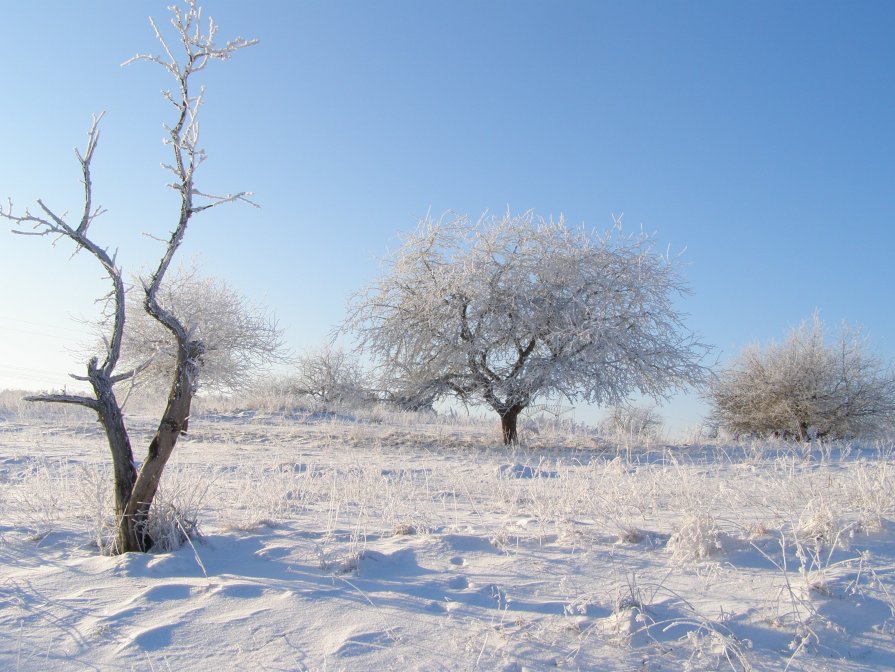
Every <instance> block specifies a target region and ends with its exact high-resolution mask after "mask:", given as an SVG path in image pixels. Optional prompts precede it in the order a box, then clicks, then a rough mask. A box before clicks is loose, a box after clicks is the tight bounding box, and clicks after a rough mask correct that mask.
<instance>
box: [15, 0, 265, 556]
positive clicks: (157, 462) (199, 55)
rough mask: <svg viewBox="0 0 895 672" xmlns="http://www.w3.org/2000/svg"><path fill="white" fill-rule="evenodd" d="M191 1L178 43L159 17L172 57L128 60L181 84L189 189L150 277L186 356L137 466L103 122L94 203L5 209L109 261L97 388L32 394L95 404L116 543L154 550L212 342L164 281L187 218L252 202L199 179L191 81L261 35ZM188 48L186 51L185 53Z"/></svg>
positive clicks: (147, 284)
mask: <svg viewBox="0 0 895 672" xmlns="http://www.w3.org/2000/svg"><path fill="white" fill-rule="evenodd" d="M185 4H186V6H185V8H184V9H180V8H179V7H171V11H172V13H173V17H172V18H171V24H172V25H173V27H174V30H175V31H176V35H177V39H178V41H179V45H178V46H177V48H176V49H175V48H174V47H173V46H172V45H170V44H169V42H168V40H167V39H166V38H165V37H164V36H163V35H162V32H161V31H160V30H159V29H158V27H157V26H156V24H155V23H154V22H153V21H152V19H150V23H151V24H152V27H153V30H154V31H155V35H156V37H157V38H158V40H159V42H160V43H161V46H162V49H163V51H164V55H163V56H155V55H143V54H138V55H137V56H134V57H133V58H132V59H130V60H129V61H127V62H126V63H125V65H127V64H130V63H132V62H134V61H149V62H151V63H156V64H158V65H160V66H161V67H162V68H164V69H165V70H166V71H167V72H168V73H169V74H170V75H171V76H172V77H173V78H174V80H175V83H176V87H175V88H174V89H173V90H172V91H165V92H164V97H165V99H166V100H167V101H168V102H170V103H171V105H172V106H173V107H174V110H175V118H174V123H173V125H171V126H166V129H167V136H166V138H165V143H166V144H167V145H168V147H169V148H170V150H171V154H172V156H171V163H170V164H167V165H166V166H165V167H166V168H167V169H168V170H169V171H170V172H171V173H172V174H173V175H174V180H173V183H172V184H171V185H170V186H171V188H172V189H174V191H175V192H177V194H178V196H179V198H180V211H179V215H178V216H177V218H176V220H175V224H174V227H173V230H172V231H171V234H170V237H169V238H168V240H167V243H166V245H165V250H164V252H163V254H162V257H161V259H160V260H159V263H158V266H157V267H156V268H155V271H154V272H153V273H152V274H151V275H150V276H149V277H147V278H144V279H143V280H142V287H143V294H144V299H143V307H144V310H145V311H146V312H147V313H148V314H149V315H150V316H151V317H152V318H153V319H155V320H157V321H158V322H159V323H160V324H162V325H163V326H164V328H165V329H167V330H168V332H170V333H171V336H172V338H173V339H174V341H175V343H176V359H175V362H174V365H173V367H172V372H171V378H170V379H169V380H170V392H169V395H168V401H167V405H166V407H165V410H164V412H163V415H162V417H161V420H160V422H159V425H158V429H157V431H156V432H155V435H154V436H153V438H152V441H151V442H150V444H149V449H148V451H147V454H146V457H145V459H144V460H143V462H142V464H141V465H140V469H139V471H138V470H137V468H136V466H135V462H134V456H133V451H132V448H131V442H130V437H129V436H128V432H127V427H126V425H125V421H124V416H123V414H122V411H121V406H120V404H119V402H118V399H117V398H116V396H115V390H114V387H115V385H116V384H117V383H121V382H123V381H126V380H129V379H130V378H131V377H133V376H134V374H135V370H133V369H131V370H125V371H120V372H119V371H118V370H117V368H118V364H119V357H120V356H121V344H122V339H123V336H124V332H125V285H124V281H123V277H122V271H121V268H120V267H119V266H118V265H117V263H116V260H115V255H114V254H109V252H108V251H107V248H105V247H103V246H102V245H100V244H99V243H97V242H96V241H95V240H94V239H93V238H92V237H91V235H90V227H91V225H92V224H93V222H94V221H95V220H96V218H97V217H99V216H100V215H102V214H103V213H104V210H103V209H102V208H101V207H95V206H94V204H93V184H92V182H91V175H90V163H91V160H92V159H93V154H94V152H95V151H96V147H97V144H98V142H99V137H100V133H99V122H100V120H101V118H102V115H99V116H95V117H94V119H93V124H92V125H91V127H90V131H89V132H88V134H87V147H86V150H85V151H84V153H83V154H81V153H80V152H79V151H76V154H77V158H78V161H79V163H80V165H81V172H82V174H83V185H84V208H83V211H82V214H81V217H80V219H79V220H78V221H76V222H71V221H69V220H67V219H66V215H65V214H61V215H60V214H58V213H57V211H55V210H53V209H51V208H50V207H49V206H47V205H46V204H45V203H44V202H43V200H38V201H37V205H38V207H39V210H38V212H36V213H32V212H30V211H29V210H27V209H26V210H25V211H24V212H23V213H21V214H16V212H15V211H14V210H13V208H12V203H11V202H10V203H9V205H8V207H7V208H6V209H0V216H2V217H4V218H5V219H7V220H10V221H11V222H13V223H14V225H15V229H14V232H15V233H20V234H24V235H34V236H50V237H52V238H54V239H55V238H65V239H68V240H70V241H71V242H72V243H73V244H74V246H75V249H76V251H78V250H85V251H86V252H87V253H89V254H90V255H92V256H93V257H94V258H95V259H96V261H97V262H98V263H99V264H100V265H101V266H102V268H103V270H104V272H105V274H106V276H107V277H108V279H109V282H110V283H111V286H112V288H111V291H110V293H109V303H108V310H109V312H110V313H111V316H112V319H111V320H110V321H109V325H110V326H109V333H108V334H107V335H106V338H105V352H103V353H102V355H98V356H94V357H91V358H90V361H89V362H88V363H87V373H86V375H74V374H72V377H73V378H74V379H76V380H79V381H83V382H85V383H89V385H90V387H91V388H92V390H93V396H85V395H79V394H70V393H67V392H61V393H59V394H41V395H37V396H32V397H27V399H28V400H30V401H39V402H52V403H62V404H76V405H80V406H84V407H86V408H89V409H92V410H93V411H95V412H96V413H97V415H98V417H99V421H100V423H101V424H102V426H103V429H104V430H105V434H106V438H107V440H108V444H109V448H110V450H111V453H112V463H113V467H114V482H115V485H114V489H115V511H116V514H117V519H118V525H117V536H116V539H115V542H114V544H113V548H112V550H113V551H114V552H119V553H124V552H128V551H146V550H148V549H149V548H150V547H151V546H152V544H153V539H152V538H151V536H150V534H149V532H148V522H149V512H150V507H151V505H152V500H153V498H154V497H155V493H156V491H157V489H158V485H159V480H160V479H161V476H162V472H163V470H164V468H165V464H166V463H167V461H168V459H169V457H170V456H171V453H172V451H173V450H174V446H175V444H176V443H177V439H178V437H179V435H180V434H181V432H183V431H185V429H186V425H187V421H188V419H189V415H190V405H191V403H192V399H193V395H194V394H195V392H196V388H197V385H198V382H199V374H200V371H201V368H202V357H203V355H204V353H205V349H206V346H205V344H204V343H203V342H202V340H201V339H199V338H196V337H195V335H194V334H193V333H192V332H191V331H190V330H189V329H188V328H187V327H186V326H185V325H184V324H183V322H181V320H180V319H178V317H177V316H176V315H175V314H174V313H173V312H172V311H171V310H170V308H169V307H168V306H166V305H165V304H164V303H163V302H162V301H161V298H160V296H161V295H160V287H161V286H162V281H163V280H164V278H165V273H166V271H167V270H168V267H169V266H170V264H171V260H172V259H173V257H174V254H175V253H176V252H177V250H178V248H179V247H180V245H181V243H182V241H183V238H184V235H185V233H186V229H187V225H188V224H189V223H190V221H191V220H192V218H193V216H194V215H196V214H198V213H200V212H202V211H204V210H208V209H210V208H214V207H216V206H218V205H221V204H223V203H229V202H233V201H247V199H248V196H250V194H249V193H248V192H240V193H237V194H228V195H226V196H215V195H212V194H209V193H206V192H203V191H200V190H199V188H198V187H197V186H196V184H195V173H196V170H197V169H198V168H199V166H200V165H201V164H202V162H203V161H204V160H205V152H204V150H203V149H202V148H201V147H200V145H199V112H200V109H201V105H202V90H201V89H200V90H199V91H198V93H197V92H194V91H193V90H192V88H191V83H192V80H193V78H194V77H195V75H196V74H198V73H200V72H201V71H202V70H204V69H205V67H206V66H207V65H208V64H209V63H210V62H211V61H214V60H227V59H229V58H230V57H231V56H233V54H234V53H236V52H237V51H239V50H241V49H243V48H245V47H248V46H250V45H252V44H254V43H255V40H244V39H242V38H236V39H233V40H230V41H228V42H227V43H226V44H224V45H223V46H217V45H216V44H215V37H216V35H217V30H218V28H217V25H216V24H215V23H214V21H212V20H211V19H209V20H208V22H207V24H206V28H205V29H204V30H203V28H202V12H201V9H200V8H199V7H198V6H197V5H196V3H195V0H186V3H185ZM177 51H180V54H179V56H178V55H175V54H176V52H177Z"/></svg>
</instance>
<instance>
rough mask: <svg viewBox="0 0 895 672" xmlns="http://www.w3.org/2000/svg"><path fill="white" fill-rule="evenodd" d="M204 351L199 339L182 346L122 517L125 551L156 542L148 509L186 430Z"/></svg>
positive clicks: (144, 549)
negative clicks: (150, 534) (166, 466)
mask: <svg viewBox="0 0 895 672" xmlns="http://www.w3.org/2000/svg"><path fill="white" fill-rule="evenodd" d="M204 350H205V348H204V346H203V344H202V343H201V342H199V341H190V342H189V343H187V344H186V345H185V346H181V348H179V351H180V352H179V354H178V357H177V371H176V373H175V379H174V383H173V385H172V386H171V393H170V394H169V395H168V404H167V406H166V407H165V412H164V414H163V415H162V419H161V421H160V422H159V427H158V429H157V430H156V433H155V436H154V437H153V438H152V442H151V443H150V444H149V450H148V452H147V454H146V459H145V460H144V461H143V464H142V465H141V467H140V473H139V474H138V475H137V479H136V482H135V483H134V486H133V490H132V492H131V496H130V500H129V502H128V505H127V509H126V511H125V515H124V517H123V518H124V524H125V525H127V528H128V529H127V535H126V536H127V542H128V543H127V545H126V546H125V548H124V549H123V551H124V552H128V551H139V552H145V551H148V550H149V549H150V548H152V545H153V543H154V540H153V539H152V538H151V537H150V536H149V533H148V531H147V529H146V525H147V522H148V521H149V509H150V507H151V506H152V500H153V498H154V497H155V493H156V492H157V491H158V486H159V481H160V480H161V477H162V472H163V471H164V469H165V465H166V464H167V462H168V458H170V457H171V453H172V452H173V451H174V446H175V445H176V444H177V439H178V437H179V436H180V434H181V433H185V432H186V430H187V424H188V423H189V417H190V406H191V404H192V402H193V395H194V394H195V391H196V383H197V382H198V376H199V367H198V360H199V358H200V357H201V355H202V354H203V352H204Z"/></svg>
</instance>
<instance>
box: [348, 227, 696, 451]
mask: <svg viewBox="0 0 895 672" xmlns="http://www.w3.org/2000/svg"><path fill="white" fill-rule="evenodd" d="M619 229H620V226H618V225H617V226H616V227H614V228H613V229H611V230H610V231H608V232H606V233H605V234H597V233H595V232H590V231H586V230H584V229H575V230H572V229H569V228H568V227H567V226H566V224H565V222H564V221H563V220H562V219H560V220H559V221H552V220H550V221H545V220H541V219H536V218H535V217H534V215H533V214H532V213H530V212H529V213H526V214H523V215H519V216H511V215H510V214H507V215H505V216H504V217H501V218H496V217H483V218H482V219H480V220H479V221H477V222H472V221H470V220H469V219H468V218H467V217H465V216H458V217H449V218H444V219H441V220H438V221H433V220H432V219H426V220H424V221H422V222H421V223H420V225H419V227H418V228H417V230H416V231H415V232H413V233H412V234H410V235H409V236H408V237H407V238H406V240H405V242H404V244H403V245H402V246H401V248H400V249H399V250H398V251H397V252H396V253H394V254H393V255H391V256H390V257H389V258H388V259H387V260H386V271H385V273H384V275H383V276H382V277H381V278H380V279H379V280H378V281H377V282H375V283H374V284H373V285H372V286H370V287H369V288H368V289H366V290H365V291H364V292H361V293H360V294H358V295H356V296H355V297H354V298H353V300H352V302H351V305H350V309H349V316H348V318H347V320H346V322H345V325H344V328H345V329H349V330H353V331H355V332H356V333H357V335H358V337H359V340H360V343H361V346H362V347H364V348H365V349H366V350H367V351H368V352H369V354H370V355H371V356H372V357H373V358H374V360H375V361H376V362H377V364H378V365H379V367H380V368H381V369H382V370H383V371H385V372H386V374H387V377H389V378H390V379H391V380H392V381H393V383H392V384H393V386H394V387H395V388H397V389H402V388H404V389H410V388H419V387H421V386H424V385H433V386H437V387H439V388H440V389H443V390H447V391H448V392H450V393H452V394H454V395H456V396H457V397H458V398H460V399H461V400H463V401H466V402H471V403H482V404H485V405H487V406H489V407H491V408H492V409H494V410H495V411H496V412H497V413H498V414H499V415H500V416H501V420H502V426H503V437H504V440H505V441H506V442H508V443H509V442H513V441H516V439H517V434H516V419H517V417H518V415H519V413H520V412H521V411H522V410H523V409H524V408H526V407H527V406H528V405H529V404H530V403H532V401H534V400H535V399H538V398H544V397H556V396H564V397H566V398H568V399H569V400H571V401H574V400H582V401H585V402H589V403H597V404H606V403H620V402H622V401H623V400H624V399H625V398H626V397H627V396H628V395H629V394H631V393H633V392H639V393H641V394H644V395H647V396H651V397H654V398H662V397H664V396H665V395H667V394H668V393H669V392H670V391H673V390H675V389H679V388H682V387H685V386H688V385H695V384H699V383H701V382H702V381H703V379H704V376H705V373H706V370H705V368H704V367H703V366H702V364H701V361H702V358H703V356H704V355H705V353H706V352H707V348H706V346H704V345H703V344H701V343H700V342H699V341H698V340H697V339H696V338H695V336H694V335H693V334H691V333H690V332H689V331H688V330H687V329H686V327H685V326H684V324H683V321H682V317H681V315H680V314H679V313H678V312H677V310H676V309H675V307H674V306H673V303H672V302H673V299H674V298H675V297H676V296H678V295H679V294H681V293H684V292H685V291H686V287H685V285H684V283H683V281H682V280H681V279H680V277H679V275H678V273H677V271H676V269H675V268H674V266H673V263H672V261H671V260H669V259H667V258H664V257H661V256H659V255H658V254H655V253H654V252H653V251H652V240H651V238H650V237H649V236H646V235H643V234H641V235H633V236H631V235H623V234H621V233H620V231H619Z"/></svg>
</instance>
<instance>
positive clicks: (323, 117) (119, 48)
mask: <svg viewBox="0 0 895 672" xmlns="http://www.w3.org/2000/svg"><path fill="white" fill-rule="evenodd" d="M167 4H169V3H168V1H167V0H166V1H163V2H148V1H145V0H143V1H134V2H120V1H118V0H115V1H113V0H84V1H79V2H69V1H63V0H55V1H45V2H15V3H14V2H9V1H3V2H2V3H0V6H2V17H3V24H4V37H3V40H0V63H2V66H0V67H2V72H3V99H2V102H0V110H2V115H3V116H2V120H3V123H2V124H0V147H2V154H3V158H2V160H0V196H2V197H3V198H5V197H6V196H7V195H8V196H10V197H12V198H13V200H14V202H15V204H16V205H17V206H18V207H22V206H25V205H29V206H31V205H33V204H34V201H35V199H36V198H38V197H42V198H44V199H45V200H46V201H47V203H48V204H50V205H51V206H53V207H55V208H57V209H59V210H65V209H68V210H70V211H72V212H77V211H78V210H79V208H80V203H79V195H80V192H79V183H78V179H79V175H78V166H77V163H76V161H75V159H74V156H73V153H72V151H71V149H72V147H74V146H75V145H77V146H83V143H84V138H85V134H86V131H87V129H88V127H89V124H90V116H91V114H92V113H94V112H100V111H105V112H106V119H105V121H104V123H103V127H102V133H103V135H102V139H101V142H100V147H99V150H98V153H97V156H96V160H95V165H94V178H95V187H96V198H97V200H98V201H99V202H100V203H102V204H103V205H105V206H106V207H107V208H108V210H109V213H108V214H107V215H106V216H105V217H104V218H103V220H101V222H98V223H97V225H96V230H95V237H96V238H97V239H101V240H102V241H105V242H106V243H107V244H108V245H109V247H111V248H116V247H117V248H118V249H119V260H120V261H121V263H122V265H123V266H124V267H125V269H134V270H136V269H138V268H139V267H140V266H141V265H142V266H147V265H149V264H151V263H153V261H154V260H155V258H156V257H157V255H158V254H159V253H160V249H159V246H158V245H157V244H156V243H154V242H153V241H152V240H150V239H148V238H146V237H144V236H142V235H141V234H142V233H143V232H151V233H154V234H156V235H164V234H165V233H166V232H167V231H168V230H169V229H170V227H172V226H173V223H174V220H175V217H176V202H175V200H174V198H173V195H172V194H171V193H168V191H166V190H165V188H164V183H165V180H166V175H165V173H164V172H163V171H162V170H161V169H160V168H159V163H160V162H161V161H163V160H165V159H166V154H165V151H164V147H163V146H162V144H161V136H162V126H161V125H162V123H163V122H165V121H167V120H170V118H171V117H170V113H169V111H168V109H167V108H166V103H164V102H163V101H162V99H161V97H160V96H159V92H160V90H161V89H162V88H166V87H168V86H169V83H168V81H167V80H166V79H165V76H164V74H163V73H162V72H161V70H160V69H159V68H157V67H152V66H150V65H149V64H146V63H138V64H136V65H133V66H130V67H128V68H121V67H119V64H120V63H121V62H122V61H124V60H125V59H127V58H128V57H130V56H131V55H133V54H134V53H136V52H138V51H139V52H148V51H152V52H155V51H157V44H156V43H155V42H154V37H153V35H152V32H151V29H150V27H149V24H148V21H147V17H148V16H149V15H152V16H154V17H156V19H158V20H161V21H162V22H167V12H166V10H165V5H167ZM205 7H206V9H205V11H206V14H210V15H211V16H213V17H215V19H216V20H217V22H218V23H219V24H220V26H221V35H222V37H224V38H227V37H231V36H234V35H237V34H239V35H242V36H243V37H256V38H258V39H259V40H260V44H259V45H258V46H256V47H253V48H251V49H250V50H247V51H245V52H242V53H240V54H238V55H237V57H236V58H235V59H234V60H233V61H231V62H229V63H215V64H213V67H212V68H211V69H210V70H209V71H208V73H207V75H208V76H207V77H206V78H205V80H204V81H205V83H206V84H207V86H208V91H207V95H206V103H207V105H206V108H205V110H204V114H205V116H204V121H203V126H202V131H203V137H204V144H205V146H206V147H207V149H208V152H209V160H208V162H207V163H206V165H205V167H204V168H203V172H202V174H201V175H200V178H199V186H200V187H201V188H204V189H206V190H208V191H212V192H228V191H235V190H240V189H248V190H252V191H254V192H255V193H256V199H257V201H258V202H259V203H260V204H261V205H262V206H263V208H262V209H261V210H257V211H256V210H254V209H251V208H248V207H240V206H232V207H228V208H224V209H218V210H216V211H213V212H212V213H210V214H207V215H203V216H200V217H198V218H196V219H195V220H194V223H193V224H192V228H191V229H190V231H189V233H188V236H187V243H186V245H185V248H184V249H183V250H182V255H181V259H182V260H184V261H186V262H189V261H190V260H191V259H193V258H196V259H197V260H198V263H199V265H200V266H201V268H202V269H203V271H204V272H206V273H209V274H213V275H217V276H221V277H224V278H226V279H227V280H229V281H230V282H231V284H233V285H234V286H235V287H237V288H238V289H240V290H241V291H242V292H243V293H244V294H246V295H248V296H251V297H255V298H258V299H261V300H263V301H264V302H265V303H266V304H267V305H268V306H269V307H270V308H271V309H272V310H273V311H274V312H275V313H276V315H277V316H278V318H279V320H280V322H281V323H282V325H283V326H284V327H285V329H286V333H287V337H288V341H289V343H290V345H291V346H292V347H293V349H295V350H301V349H303V348H307V347H315V346H317V345H319V344H321V343H322V342H323V340H324V338H325V337H326V335H327V334H328V333H329V331H330V330H331V329H332V327H333V326H334V325H335V324H337V323H338V322H339V321H340V319H341V318H342V315H343V311H344V306H345V301H346V299H347V297H348V296H349V295H350V294H351V293H352V292H353V291H355V290H357V289H359V288H360V287H361V286H362V285H364V284H365V283H367V282H369V281H370V280H371V279H373V278H374V277H375V276H376V274H377V273H378V271H379V262H378V258H380V257H381V256H383V255H384V254H385V253H386V252H387V250H388V249H391V248H394V247H395V246H396V244H397V241H398V234H399V233H400V232H402V231H406V230H408V229H411V228H412V227H414V226H415V224H416V221H417V220H418V218H420V217H421V216H423V215H425V213H426V212H427V211H428V210H429V209H430V208H431V210H432V211H433V212H434V213H441V212H443V211H445V210H448V209H452V210H456V211H459V212H466V213H469V214H471V215H477V214H479V213H481V212H482V211H483V210H486V209H489V210H492V211H498V212H502V211H504V210H505V209H506V208H507V206H509V207H510V208H511V209H512V210H514V211H522V210H527V209H529V208H533V209H535V210H536V211H538V212H539V213H542V214H544V215H550V214H553V215H556V214H559V213H564V214H565V216H566V218H567V220H569V221H570V222H571V223H576V224H577V223H584V224H586V225H588V226H594V227H598V228H603V227H605V226H608V225H609V224H610V223H611V219H610V216H611V215H612V214H613V213H615V214H619V213H622V212H623V213H624V221H625V223H626V226H627V227H629V228H639V227H640V226H641V225H642V226H643V227H644V228H645V229H647V230H649V231H655V232H656V233H657V236H658V241H659V243H660V245H661V246H662V247H663V248H664V247H665V246H670V247H671V250H672V251H673V252H678V251H681V250H684V249H685V248H686V251H685V252H684V261H685V264H686V266H685V267H684V269H683V270H684V273H685V275H686V277H687V278H688V280H689V282H690V285H691V287H692V290H693V294H692V296H690V297H687V299H686V300H685V301H683V302H682V304H681V305H682V308H683V309H684V310H685V311H686V312H687V313H689V314H690V318H689V323H690V324H691V326H692V327H693V328H694V329H695V330H696V331H698V332H699V333H701V335H702V336H703V338H704V340H706V341H708V342H710V343H713V344H715V345H716V346H717V354H718V356H719V358H720V360H721V361H722V362H724V361H726V360H728V359H729V358H730V357H732V356H735V355H736V354H737V353H738V352H739V351H740V350H741V349H742V348H743V347H744V346H746V345H747V344H749V343H752V342H755V341H757V340H761V341H766V340H769V339H772V338H780V337H781V336H782V335H783V333H784V331H785V330H786V329H787V328H788V327H790V326H792V325H794V324H796V323H798V322H799V321H800V320H801V319H803V318H806V317H808V316H809V315H810V314H811V313H812V312H813V311H814V310H815V309H819V310H820V311H821V315H822V317H823V318H824V319H825V321H826V322H827V324H828V325H829V326H831V327H835V326H836V325H837V324H838V323H839V322H841V321H842V320H847V321H849V322H850V323H857V324H862V325H864V327H865V328H866V330H867V332H868V333H869V335H870V338H871V343H872V344H873V346H874V348H875V349H876V350H877V351H878V352H879V353H881V354H882V355H883V356H885V357H886V358H892V357H893V356H895V314H893V310H892V307H893V306H892V303H893V302H892V299H891V292H892V291H893V288H895V264H893V263H892V262H891V257H892V254H893V250H895V229H893V224H895V123H893V119H895V3H892V2H881V1H879V2H873V1H866V2H859V3H846V2H818V1H814V0H813V1H811V2H777V1H776V0H775V1H767V2H761V1H759V2H748V3H732V2H686V3H683V2H665V1H663V2H658V1H656V2H598V1H586V2H585V1H582V2H528V1H515V0H514V1H512V2H510V1H503V2H478V1H476V2H471V1H460V2H450V3H447V2H434V1H433V2H429V1H417V0H414V1H406V2H396V1H389V2H378V3H372V2H362V1H357V2H302V1H295V2H289V1H286V0H281V1H279V2H266V3H265V2H258V3H247V2H237V1H235V0H227V1H223V0H209V1H208V2H207V3H206V4H205ZM4 228H8V227H4ZM48 243H49V241H47V240H41V239H32V238H23V237H18V236H12V235H11V234H8V233H6V234H0V282H2V286H3V294H2V297H3V298H2V300H0V388H2V387H8V386H17V387H18V386H27V387H31V388H37V387H46V386H49V385H61V384H63V383H64V382H65V377H64V376H63V375H61V374H64V373H65V372H68V371H76V372H81V371H83V363H82V362H81V361H79V360H78V359H77V358H74V357H72V356H71V355H70V354H68V352H67V349H70V348H72V347H73V346H76V345H77V343H78V342H79V341H80V340H81V339H82V333H83V329H82V327H81V326H80V325H79V324H78V323H77V322H75V321H73V320H72V319H71V318H76V319H77V318H91V317H92V316H94V315H95V314H96V311H97V307H96V306H95V304H94V298H95V297H96V296H98V295H99V294H100V293H102V291H104V288H105V285H104V284H103V282H102V278H101V273H100V271H99V269H98V267H97V266H96V265H95V264H94V263H92V261H91V260H89V259H87V258H86V256H85V255H78V256H77V257H75V258H70V257H71V248H70V247H69V246H68V245H66V244H64V243H60V244H59V245H58V246H57V247H56V248H55V249H54V248H52V247H51V246H50V245H49V244H48ZM703 411H704V409H702V408H701V407H699V406H698V405H697V404H696V403H695V402H693V400H687V399H683V400H679V401H678V402H676V403H674V404H672V405H671V406H670V407H669V408H668V409H666V410H665V411H664V414H665V416H666V418H667V419H668V420H669V421H670V423H671V424H672V425H674V426H680V425H685V424H693V423H695V422H697V421H698V419H699V417H700V415H701V413H702V412H703ZM579 417H586V416H584V415H581V414H579Z"/></svg>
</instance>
